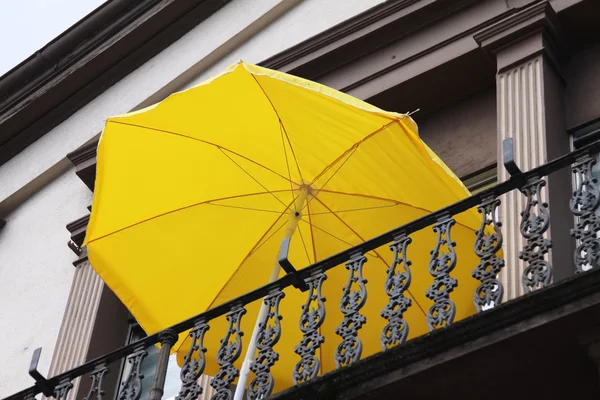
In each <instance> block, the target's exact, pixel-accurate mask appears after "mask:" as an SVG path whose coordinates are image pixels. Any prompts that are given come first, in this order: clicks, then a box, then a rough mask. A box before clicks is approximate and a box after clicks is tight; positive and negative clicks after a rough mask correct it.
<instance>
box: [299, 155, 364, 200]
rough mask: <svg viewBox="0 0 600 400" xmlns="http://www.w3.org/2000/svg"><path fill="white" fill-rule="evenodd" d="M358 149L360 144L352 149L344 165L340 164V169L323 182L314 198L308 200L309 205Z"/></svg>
mask: <svg viewBox="0 0 600 400" xmlns="http://www.w3.org/2000/svg"><path fill="white" fill-rule="evenodd" d="M357 149H358V146H355V147H354V150H353V151H352V153H350V155H349V156H348V157H347V158H346V159H345V160H344V162H343V163H342V165H340V167H339V168H338V169H337V170H336V171H335V172H334V173H333V174H331V176H330V177H329V179H327V180H326V181H325V183H324V184H323V186H321V187H320V188H319V189H317V193H315V194H314V195H313V197H312V198H311V199H310V200H309V201H307V202H306V205H307V206H308V203H310V202H311V201H312V200H314V199H316V198H317V195H318V194H319V192H320V191H321V190H322V189H323V188H324V187H325V186H327V184H328V183H329V182H330V181H331V180H332V179H333V177H334V176H335V175H336V174H337V173H338V172H340V170H341V169H342V168H343V167H344V165H346V163H347V162H348V160H350V158H351V157H352V156H353V155H354V154H356V150H357ZM315 181H316V179H315V180H314V181H313V183H314V182H315ZM311 185H312V183H311Z"/></svg>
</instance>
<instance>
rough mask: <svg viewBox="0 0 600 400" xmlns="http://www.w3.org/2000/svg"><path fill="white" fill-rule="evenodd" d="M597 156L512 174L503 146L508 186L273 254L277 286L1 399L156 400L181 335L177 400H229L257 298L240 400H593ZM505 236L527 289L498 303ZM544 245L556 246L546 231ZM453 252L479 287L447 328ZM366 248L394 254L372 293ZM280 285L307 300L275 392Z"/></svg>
mask: <svg viewBox="0 0 600 400" xmlns="http://www.w3.org/2000/svg"><path fill="white" fill-rule="evenodd" d="M599 151H600V141H593V142H591V143H588V144H587V145H585V146H584V147H581V148H579V149H577V150H575V151H573V152H571V153H569V154H566V155H564V156H562V157H560V158H558V159H556V160H553V161H551V162H549V163H547V164H545V165H542V166H540V167H537V168H535V169H533V170H530V171H527V172H522V171H520V169H519V168H518V166H517V165H515V163H514V162H513V161H512V160H513V157H512V142H510V140H508V141H506V142H505V143H504V148H503V153H504V165H505V168H506V169H507V170H508V171H509V173H510V174H511V178H510V179H509V180H508V181H505V182H502V183H500V184H498V185H496V186H494V187H491V188H489V189H486V190H484V191H482V192H480V193H477V194H475V195H473V196H471V197H469V198H467V199H465V200H462V201H460V202H458V203H455V204H452V205H450V206H448V207H446V208H444V209H441V210H438V211H437V212H435V213H431V214H428V215H426V216H425V217H423V218H420V219H418V220H415V221H412V222H411V223H409V224H406V225H404V226H400V227H398V228H396V229H394V230H392V231H390V232H387V233H385V234H382V235H381V236H378V237H375V238H373V239H370V240H367V241H365V242H363V243H362V244H360V245H359V246H356V247H353V248H351V249H348V250H346V251H344V252H341V253H338V254H336V255H334V256H332V257H330V258H328V259H325V260H322V261H319V262H317V263H315V264H313V265H311V266H309V267H307V268H304V269H302V270H296V269H295V268H294V266H293V265H291V264H290V262H289V261H288V260H287V257H286V252H285V246H284V247H283V248H282V252H281V254H280V257H279V260H280V264H281V266H282V267H283V268H284V269H285V271H286V272H287V274H286V275H285V276H284V277H283V278H281V279H279V280H277V281H275V282H273V283H271V284H268V285H265V286H263V287H260V288H258V289H256V290H253V291H252V292H249V293H246V294H244V295H243V296H240V297H238V298H235V299H234V300H232V301H229V302H227V303H224V304H221V305H218V306H216V307H214V308H212V309H210V310H208V311H206V312H204V313H202V314H200V315H197V316H195V317H193V318H191V319H189V320H186V321H182V322H180V323H178V324H176V325H174V326H172V327H170V328H169V329H166V330H164V331H162V332H158V333H155V334H152V335H149V336H147V337H144V338H142V339H140V340H137V341H135V342H133V343H131V344H129V345H127V346H125V347H123V348H120V349H118V350H115V351H113V352H111V353H109V354H106V355H104V356H102V357H99V358H97V359H95V360H92V361H89V362H87V363H85V364H83V365H81V366H79V367H77V368H74V369H72V370H70V371H67V372H64V373H62V374H59V375H57V376H54V377H51V378H49V379H46V378H44V377H43V376H42V375H41V374H39V373H38V372H37V369H36V366H37V360H38V359H39V355H40V354H39V352H36V354H35V355H34V358H33V360H32V365H31V368H30V371H29V373H30V375H31V376H32V377H33V378H34V379H35V384H34V385H33V386H32V387H30V388H27V389H25V390H23V391H21V392H19V393H17V394H15V395H13V396H10V397H9V398H8V399H10V400H21V399H31V398H33V397H34V396H36V395H38V394H40V393H43V394H44V395H45V396H48V397H50V396H51V397H54V398H56V399H59V400H63V399H66V398H67V397H68V398H72V397H69V396H70V395H69V390H70V388H71V387H72V382H73V381H74V380H76V379H80V378H81V379H82V381H81V382H82V387H81V388H80V390H79V392H80V393H81V392H82V390H83V391H84V392H88V395H87V396H86V399H87V400H91V398H92V397H95V398H98V399H100V398H102V396H103V395H104V396H106V397H114V398H118V399H119V400H121V399H122V400H138V399H140V397H141V395H142V388H143V390H144V391H146V392H147V393H146V394H145V396H148V397H145V398H150V399H160V398H162V397H163V392H164V385H165V376H166V372H167V367H168V361H169V352H170V350H171V346H172V345H173V343H175V341H176V338H177V337H178V335H182V334H187V335H189V336H190V339H191V342H192V346H191V348H190V350H189V353H188V355H187V356H186V358H185V362H184V364H183V366H182V369H181V390H180V392H179V395H178V397H177V398H178V399H181V400H192V399H196V398H199V397H200V396H201V394H202V392H203V391H204V392H207V391H211V393H212V398H213V399H218V400H220V399H232V398H233V391H234V389H235V386H234V384H235V383H236V379H237V377H238V374H239V370H238V368H239V363H240V361H241V356H242V355H243V354H244V349H243V348H242V342H241V340H240V338H241V335H243V332H241V328H240V320H241V319H242V318H243V314H244V312H245V307H246V306H247V305H248V304H250V303H252V302H260V301H261V300H262V301H264V302H265V304H266V305H267V306H268V310H269V312H268V313H267V314H266V316H265V317H264V319H263V320H262V323H261V331H260V333H259V334H258V335H257V339H256V344H257V348H258V352H257V356H256V358H255V359H254V362H253V363H252V365H251V370H252V373H251V374H250V376H249V379H248V382H250V383H249V386H248V390H247V392H246V396H247V398H250V399H259V398H266V397H269V398H274V399H282V400H288V399H307V398H311V399H330V398H338V399H347V398H360V399H371V398H373V399H376V398H377V399H379V398H394V397H399V396H400V395H403V396H407V397H408V398H411V399H433V398H451V399H453V398H465V399H470V398H486V399H504V398H507V397H510V398H513V399H521V398H546V399H566V398H577V399H588V398H590V399H591V398H597V397H598V396H599V395H600V386H599V379H598V364H597V363H598V362H599V361H600V346H599V345H598V344H599V343H600V270H599V269H597V268H594V267H597V266H598V264H600V241H599V239H598V237H599V236H598V233H599V231H600V216H599V215H598V214H599V210H598V209H599V207H600V191H599V189H598V187H597V177H596V176H595V175H594V173H595V171H594V170H593V166H594V165H595V164H596V154H597V153H598V152H599ZM569 169H570V171H571V173H572V182H574V190H572V191H571V188H568V189H567V188H564V186H562V187H561V186H559V185H554V186H552V187H550V188H548V187H546V182H547V181H548V180H550V182H560V181H552V179H553V178H552V177H556V176H560V174H563V175H562V176H563V177H564V176H566V175H564V174H565V173H568V172H569ZM569 181H571V180H569ZM548 189H550V190H554V191H559V192H562V193H563V194H564V193H567V192H569V193H571V201H570V206H569V209H552V210H549V207H548V206H547V204H546V203H545V202H544V199H545V198H548V193H547V191H548ZM565 191H567V192H565ZM509 192H515V193H518V192H520V193H521V194H522V200H523V201H522V204H523V206H524V207H523V209H522V210H521V211H522V212H521V214H520V217H518V218H520V226H519V232H518V233H516V232H502V230H503V228H502V224H501V223H500V221H499V215H498V208H499V207H500V204H501V199H503V197H502V196H503V195H505V194H507V193H509ZM550 197H552V196H550ZM473 207H477V209H478V210H479V211H480V213H481V218H482V219H481V228H480V229H479V230H478V231H477V232H476V235H475V237H474V243H470V244H467V243H454V242H453V241H452V239H451V231H452V226H453V225H454V217H455V216H456V215H458V214H460V213H462V212H464V211H466V210H469V209H471V208H473ZM550 212H552V213H558V214H557V215H559V216H562V217H564V218H563V220H565V221H571V222H569V224H570V225H571V226H572V227H573V228H572V229H571V230H570V232H569V234H570V236H571V237H572V240H571V241H572V243H570V245H573V246H572V247H574V248H575V249H576V250H575V253H574V254H573V255H571V254H568V255H565V254H554V255H553V254H552V253H551V252H552V251H555V252H558V251H559V250H560V249H562V248H564V246H563V247H561V246H556V244H557V243H554V245H555V246H553V243H552V241H551V239H550V233H551V232H552V229H553V227H552V226H551V224H550V222H551V219H550ZM423 229H433V231H434V232H436V233H437V244H436V245H435V247H434V248H433V249H432V250H431V256H430V262H429V266H425V265H411V262H410V245H411V241H412V239H411V235H413V234H414V233H415V232H417V231H420V230H423ZM554 229H558V228H556V227H554ZM503 233H504V234H505V235H507V237H508V236H509V235H513V239H514V235H516V234H518V235H521V239H520V240H521V242H522V247H521V248H519V249H516V251H518V252H519V258H520V259H521V260H522V265H520V267H519V268H522V271H523V273H522V285H523V288H524V292H525V294H524V295H522V296H518V297H516V298H513V299H511V300H509V301H505V302H503V299H504V298H506V297H507V296H506V293H505V289H504V287H503V286H504V285H503V283H502V279H501V278H500V274H501V272H502V271H503V270H504V269H507V268H513V269H517V266H515V265H505V264H507V263H506V262H505V261H504V259H503V257H502V252H501V251H500V249H502V248H503ZM553 236H554V237H560V235H559V234H558V233H557V232H555V234H554V235H553ZM512 242H515V241H514V240H512ZM517 242H518V241H517ZM457 246H472V248H473V250H472V251H474V252H475V253H476V254H477V256H478V257H479V259H480V260H481V262H480V263H479V265H474V266H473V272H472V276H473V278H474V279H477V280H478V281H479V283H480V284H479V286H478V287H477V289H476V290H475V292H474V293H473V302H474V305H475V308H476V310H477V311H478V312H477V314H475V315H473V316H470V317H468V318H465V319H463V320H460V321H455V316H456V307H457V304H456V303H455V302H454V301H453V296H452V292H453V290H454V288H456V287H457V286H458V285H460V284H461V282H459V281H457V280H456V279H455V278H454V277H453V270H454V268H455V266H456V263H457V259H456V256H457V253H456V250H455V248H456V247H457ZM386 248H387V249H388V250H385V249H386ZM376 249H379V251H392V252H393V255H394V257H393V263H392V264H391V265H390V266H389V268H388V270H387V271H385V273H386V274H387V278H386V285H385V288H376V287H369V286H368V285H366V284H365V282H363V278H362V270H363V267H364V268H367V267H368V266H364V261H365V257H364V254H366V253H368V252H371V251H374V250H376ZM504 250H505V252H506V246H504ZM565 256H568V257H565ZM561 259H571V260H572V261H571V262H570V265H568V267H567V268H565V267H564V266H560V267H562V268H560V270H561V271H565V270H567V271H572V273H571V274H570V276H562V275H565V274H564V273H561V274H562V275H561V274H558V273H556V271H557V270H559V268H556V267H557V266H556V265H555V266H554V267H555V268H553V266H552V261H554V260H561ZM344 267H345V268H346V269H347V270H348V273H347V274H348V282H347V284H346V286H345V287H344V288H340V289H342V297H341V302H340V304H336V303H335V302H327V303H326V302H325V299H324V298H323V297H322V295H321V287H322V285H324V284H326V283H324V281H325V280H326V277H327V274H328V271H330V270H332V269H341V268H344ZM415 268H428V269H429V272H430V274H431V275H432V278H431V282H432V283H431V286H430V287H429V289H428V290H427V297H428V298H429V299H430V300H431V308H430V309H429V310H428V311H427V310H426V311H427V317H426V319H427V321H426V322H427V325H428V327H429V333H427V334H425V335H422V336H419V337H416V338H413V339H411V340H407V338H408V335H407V334H408V330H409V329H410V326H409V324H408V322H407V320H405V319H404V313H405V312H406V311H407V310H408V309H409V308H410V307H411V306H413V305H412V304H411V301H410V300H409V299H408V298H407V297H405V293H406V292H407V291H408V290H409V288H410V285H411V270H414V269H415ZM567 275H568V274H567ZM286 288H289V289H288V290H300V291H303V292H304V293H305V294H306V299H307V300H306V303H305V306H304V307H303V309H302V314H301V317H300V321H299V329H300V331H301V332H302V335H303V339H302V341H301V342H300V343H298V345H297V346H296V348H295V351H296V353H297V354H298V359H297V364H296V366H295V368H294V369H292V370H290V371H289V376H290V377H292V380H293V382H295V385H294V386H292V387H290V388H288V389H285V390H282V391H279V392H276V393H274V392H273V386H274V378H273V376H272V375H271V372H270V369H271V367H272V366H273V365H275V363H277V361H278V360H277V358H278V357H277V353H276V349H277V347H276V346H277V343H278V341H279V340H280V338H281V337H283V336H284V335H285V334H286V332H283V331H282V330H281V326H280V324H279V320H280V319H281V318H286V316H285V315H280V314H279V309H278V306H279V304H280V302H281V301H285V299H284V298H283V297H284V296H283V290H284V289H286ZM373 290H385V292H386V294H387V295H388V296H389V303H388V304H387V305H386V306H385V307H384V308H383V310H381V317H382V318H384V319H385V320H386V321H385V323H386V325H385V328H384V329H383V331H382V332H381V335H380V336H379V337H372V338H364V337H361V336H360V329H361V328H362V327H363V326H364V325H365V324H369V322H370V321H369V320H366V319H365V318H363V316H362V314H361V309H362V307H363V306H364V305H365V304H366V302H368V301H369V300H368V291H373ZM335 313H341V316H342V322H341V324H340V325H339V327H338V330H337V334H338V336H334V337H324V336H323V335H322V334H321V331H320V329H319V327H320V326H321V325H322V324H323V321H324V320H325V318H328V317H329V318H331V317H330V316H331V315H335ZM219 317H224V318H226V319H227V321H228V322H229V327H228V330H227V331H224V332H220V334H222V336H223V340H222V341H221V346H220V348H218V349H217V348H204V345H203V338H204V335H205V333H206V332H207V330H208V329H210V326H211V321H214V320H215V319H216V318H219ZM246 334H249V332H246ZM365 339H368V340H370V341H371V340H372V341H378V342H380V346H381V352H379V353H377V354H373V355H370V356H368V357H361V356H362V354H361V350H362V342H361V340H362V341H364V340H365ZM324 341H333V342H335V343H336V345H337V344H339V345H338V346H337V350H336V353H335V354H334V355H333V357H334V361H335V364H336V365H337V367H338V368H337V369H335V370H333V371H330V372H327V373H325V374H322V375H320V374H319V371H320V370H319V360H318V358H317V352H318V348H319V345H320V343H322V342H324ZM156 344H160V352H159V354H158V357H156V360H157V361H156V367H155V370H154V371H155V373H154V374H153V375H154V376H153V379H152V381H151V382H144V377H143V376H142V375H143V374H141V372H140V365H141V363H142V360H143V359H144V358H145V357H146V356H147V354H148V349H153V350H154V351H156V348H155V347H154V346H155V345H156ZM209 357H213V358H216V360H217V363H218V365H219V366H220V370H219V372H218V373H217V374H216V375H215V376H214V377H206V376H204V377H203V373H204V366H205V360H207V359H208V358H209ZM124 364H128V365H129V366H130V368H125V369H123V371H124V372H122V373H121V375H122V376H119V377H118V378H117V379H113V381H114V382H118V383H117V384H111V385H108V384H107V385H106V386H103V381H104V382H106V381H107V380H106V379H105V378H106V377H107V376H109V375H110V374H111V373H112V374H118V371H120V370H122V365H124ZM109 367H110V368H109ZM115 371H117V372H115ZM90 378H91V379H90ZM83 382H86V383H85V384H84V383H83ZM84 386H85V387H84ZM203 386H204V387H203ZM148 389H149V390H148Z"/></svg>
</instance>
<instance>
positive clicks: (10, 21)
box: [0, 0, 104, 76]
mask: <svg viewBox="0 0 600 400" xmlns="http://www.w3.org/2000/svg"><path fill="white" fill-rule="evenodd" d="M102 3H104V0H0V76H1V75H4V74H5V73H6V72H7V71H8V70H10V69H11V68H12V67H14V66H15V65H17V64H19V63H20V62H21V61H23V60H24V59H26V58H27V57H29V56H30V55H32V54H33V53H35V52H36V51H37V50H39V49H40V48H42V47H44V45H45V44H46V43H48V42H49V41H51V40H52V39H54V38H55V37H56V36H58V35H60V34H61V33H62V32H64V31H65V30H67V29H68V28H69V27H70V26H71V25H73V24H75V23H76V22H77V21H79V20H80V19H81V18H83V17H85V16H86V15H87V14H89V13H90V12H91V11H93V10H94V9H95V8H96V7H98V6H99V5H100V4H102Z"/></svg>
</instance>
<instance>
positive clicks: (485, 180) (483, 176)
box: [462, 164, 497, 194]
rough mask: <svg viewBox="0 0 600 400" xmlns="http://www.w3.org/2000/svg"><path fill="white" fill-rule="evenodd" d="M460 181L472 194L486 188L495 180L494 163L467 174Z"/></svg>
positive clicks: (493, 183)
mask: <svg viewBox="0 0 600 400" xmlns="http://www.w3.org/2000/svg"><path fill="white" fill-rule="evenodd" d="M462 181H463V183H464V185H465V186H466V187H467V189H469V191H470V192H471V193H472V194H477V193H479V192H481V191H483V190H485V189H488V188H490V187H492V186H494V185H495V184H496V182H497V173H496V164H492V165H490V166H488V167H485V168H484V169H481V170H479V171H477V172H474V173H472V174H469V175H467V176H466V177H464V178H463V179H462Z"/></svg>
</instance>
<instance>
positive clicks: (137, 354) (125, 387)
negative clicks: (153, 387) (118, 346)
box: [119, 345, 148, 400]
mask: <svg viewBox="0 0 600 400" xmlns="http://www.w3.org/2000/svg"><path fill="white" fill-rule="evenodd" d="M147 355H148V352H147V351H146V348H145V346H143V345H142V346H139V347H137V348H136V349H135V350H134V352H133V353H132V354H130V355H129V357H127V362H128V363H129V364H130V365H131V367H130V368H131V370H130V371H129V375H127V379H126V380H125V382H123V383H122V384H121V392H120V393H119V400H139V399H140V396H141V394H142V379H144V375H143V374H142V373H141V368H142V361H143V360H144V358H146V356H147Z"/></svg>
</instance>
